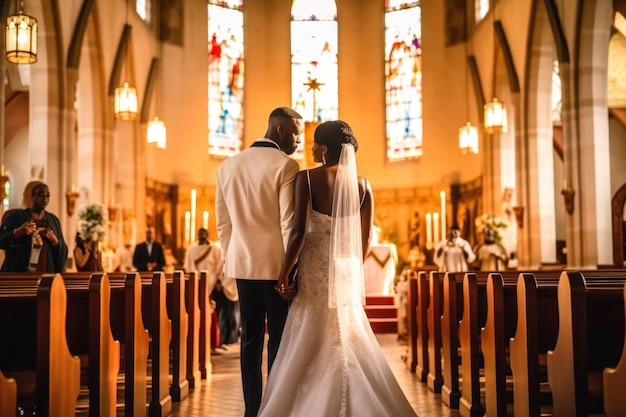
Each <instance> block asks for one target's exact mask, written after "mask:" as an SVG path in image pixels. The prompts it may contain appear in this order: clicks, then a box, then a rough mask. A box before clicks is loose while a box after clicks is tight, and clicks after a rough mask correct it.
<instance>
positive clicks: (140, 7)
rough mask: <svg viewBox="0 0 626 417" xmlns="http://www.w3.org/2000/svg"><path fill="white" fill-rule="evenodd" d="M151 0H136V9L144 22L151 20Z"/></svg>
mask: <svg viewBox="0 0 626 417" xmlns="http://www.w3.org/2000/svg"><path fill="white" fill-rule="evenodd" d="M151 7H152V1H151V0H135V10H136V11H137V14H138V15H139V17H141V18H142V19H143V21H144V22H150V9H151Z"/></svg>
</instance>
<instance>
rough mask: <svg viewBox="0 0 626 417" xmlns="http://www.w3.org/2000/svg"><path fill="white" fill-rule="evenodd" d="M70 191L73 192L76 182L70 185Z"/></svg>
mask: <svg viewBox="0 0 626 417" xmlns="http://www.w3.org/2000/svg"><path fill="white" fill-rule="evenodd" d="M70 191H71V192H72V193H75V192H76V184H72V186H71V187H70Z"/></svg>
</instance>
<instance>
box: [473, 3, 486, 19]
mask: <svg viewBox="0 0 626 417" xmlns="http://www.w3.org/2000/svg"><path fill="white" fill-rule="evenodd" d="M474 4H475V5H476V22H477V23H478V22H480V21H481V20H483V19H484V18H485V16H487V13H489V0H476V2H475V3H474Z"/></svg>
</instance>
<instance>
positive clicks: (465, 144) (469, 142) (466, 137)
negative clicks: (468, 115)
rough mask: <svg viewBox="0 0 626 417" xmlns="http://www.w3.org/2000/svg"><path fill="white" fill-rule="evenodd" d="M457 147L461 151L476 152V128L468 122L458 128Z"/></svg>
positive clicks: (466, 152) (465, 152)
mask: <svg viewBox="0 0 626 417" xmlns="http://www.w3.org/2000/svg"><path fill="white" fill-rule="evenodd" d="M459 149H460V150H461V153H464V154H472V153H478V130H477V129H476V128H475V127H474V126H472V124H471V123H470V122H467V123H465V126H463V127H461V128H459Z"/></svg>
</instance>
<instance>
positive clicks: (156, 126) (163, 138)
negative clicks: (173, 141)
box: [147, 116, 167, 149]
mask: <svg viewBox="0 0 626 417" xmlns="http://www.w3.org/2000/svg"><path fill="white" fill-rule="evenodd" d="M147 142H148V144H149V145H155V146H156V147H157V148H159V149H166V148H167V130H166V128H165V123H163V120H161V119H159V118H158V117H157V116H154V119H152V120H150V121H149V122H148V135H147Z"/></svg>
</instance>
